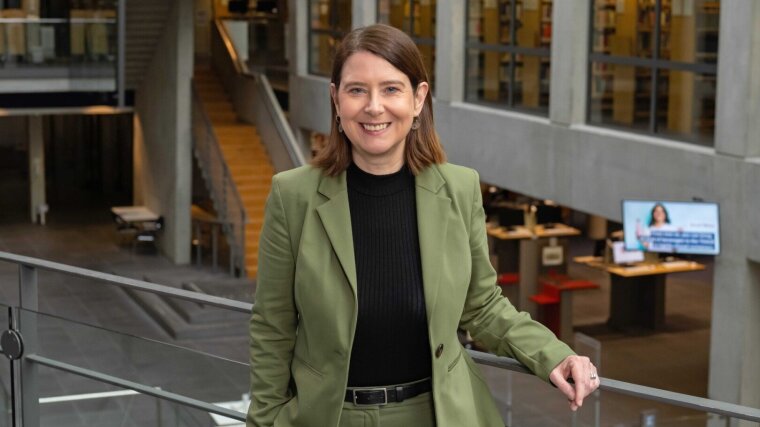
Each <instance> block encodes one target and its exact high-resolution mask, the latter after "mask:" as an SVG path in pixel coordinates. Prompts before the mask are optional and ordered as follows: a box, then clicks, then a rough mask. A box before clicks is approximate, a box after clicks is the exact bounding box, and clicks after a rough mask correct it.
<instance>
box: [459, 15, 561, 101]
mask: <svg viewBox="0 0 760 427" xmlns="http://www.w3.org/2000/svg"><path fill="white" fill-rule="evenodd" d="M551 38H552V0H469V1H468V4H467V40H466V50H467V53H466V55H467V64H466V72H465V75H466V77H465V78H466V81H465V99H466V100H467V101H469V102H479V103H488V104H496V105H498V106H503V107H506V108H514V109H520V110H525V111H527V112H532V113H537V114H543V115H548V112H549V81H550V74H551V73H550V68H549V67H550V56H551V50H550V49H551Z"/></svg>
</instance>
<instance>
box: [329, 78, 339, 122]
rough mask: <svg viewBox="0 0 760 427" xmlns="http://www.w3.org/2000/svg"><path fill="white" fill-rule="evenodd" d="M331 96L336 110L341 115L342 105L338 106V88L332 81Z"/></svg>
mask: <svg viewBox="0 0 760 427" xmlns="http://www.w3.org/2000/svg"><path fill="white" fill-rule="evenodd" d="M330 98H332V101H333V104H334V105H335V112H336V113H337V114H338V115H340V107H339V106H338V88H337V87H336V86H335V83H330Z"/></svg>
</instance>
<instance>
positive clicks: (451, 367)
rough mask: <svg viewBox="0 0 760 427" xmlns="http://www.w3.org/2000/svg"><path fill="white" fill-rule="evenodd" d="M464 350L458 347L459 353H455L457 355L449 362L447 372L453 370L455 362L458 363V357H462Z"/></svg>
mask: <svg viewBox="0 0 760 427" xmlns="http://www.w3.org/2000/svg"><path fill="white" fill-rule="evenodd" d="M463 352H464V350H463V349H461V348H460V349H459V353H458V354H457V357H455V358H454V360H452V361H451V363H449V372H451V371H453V370H454V368H455V367H456V366H457V363H459V359H461V358H462V353H463Z"/></svg>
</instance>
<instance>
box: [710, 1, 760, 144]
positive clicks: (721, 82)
mask: <svg viewBox="0 0 760 427" xmlns="http://www.w3.org/2000/svg"><path fill="white" fill-rule="evenodd" d="M718 43H719V45H718V52H719V55H718V89H717V99H716V112H715V116H716V117H715V123H716V127H715V149H716V150H717V151H718V152H719V153H723V154H727V155H731V156H737V157H756V156H760V2H757V1H756V0H732V1H724V2H721V3H720V35H719V39H718Z"/></svg>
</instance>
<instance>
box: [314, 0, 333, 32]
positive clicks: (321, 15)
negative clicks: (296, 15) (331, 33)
mask: <svg viewBox="0 0 760 427" xmlns="http://www.w3.org/2000/svg"><path fill="white" fill-rule="evenodd" d="M309 12H310V14H311V16H310V17H309V22H310V24H309V25H310V27H311V29H313V30H330V29H332V23H331V19H330V2H329V1H328V0H311V3H310V7H309Z"/></svg>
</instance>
